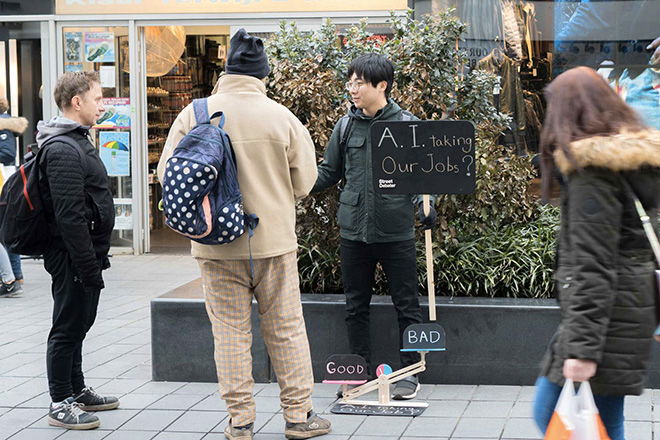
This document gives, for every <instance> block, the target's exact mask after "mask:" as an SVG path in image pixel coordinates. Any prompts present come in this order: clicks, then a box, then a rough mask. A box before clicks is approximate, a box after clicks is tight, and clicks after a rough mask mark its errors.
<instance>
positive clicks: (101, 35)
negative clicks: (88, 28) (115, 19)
mask: <svg viewBox="0 0 660 440" xmlns="http://www.w3.org/2000/svg"><path fill="white" fill-rule="evenodd" d="M85 61H87V62H89V63H114V62H115V33H114V32H85Z"/></svg>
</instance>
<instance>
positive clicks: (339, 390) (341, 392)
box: [337, 385, 358, 398]
mask: <svg viewBox="0 0 660 440" xmlns="http://www.w3.org/2000/svg"><path fill="white" fill-rule="evenodd" d="M357 387H358V385H346V391H350V390H352V389H353V388H357ZM337 397H339V398H342V397H344V385H339V388H337Z"/></svg>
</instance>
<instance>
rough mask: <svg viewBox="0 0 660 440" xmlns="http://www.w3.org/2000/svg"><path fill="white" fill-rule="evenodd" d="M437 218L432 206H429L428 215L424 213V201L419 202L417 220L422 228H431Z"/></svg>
mask: <svg viewBox="0 0 660 440" xmlns="http://www.w3.org/2000/svg"><path fill="white" fill-rule="evenodd" d="M437 218H438V214H436V212H435V209H433V206H429V215H424V202H420V203H419V222H420V223H421V224H422V225H424V229H433V227H434V226H435V222H436V220H437Z"/></svg>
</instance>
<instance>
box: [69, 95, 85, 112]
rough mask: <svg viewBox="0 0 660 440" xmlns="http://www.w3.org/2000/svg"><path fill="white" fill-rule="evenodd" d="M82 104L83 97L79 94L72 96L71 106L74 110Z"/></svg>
mask: <svg viewBox="0 0 660 440" xmlns="http://www.w3.org/2000/svg"><path fill="white" fill-rule="evenodd" d="M81 105H82V98H81V97H80V96H78V95H76V96H74V97H73V98H71V108H73V109H74V110H80V107H81Z"/></svg>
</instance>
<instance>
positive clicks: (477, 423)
mask: <svg viewBox="0 0 660 440" xmlns="http://www.w3.org/2000/svg"><path fill="white" fill-rule="evenodd" d="M505 422H506V419H486V418H465V417H464V418H462V419H461V420H460V421H459V422H458V425H457V426H456V430H455V431H454V434H453V435H452V438H465V437H474V438H499V437H500V435H502V431H503V430H504V423H505Z"/></svg>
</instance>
